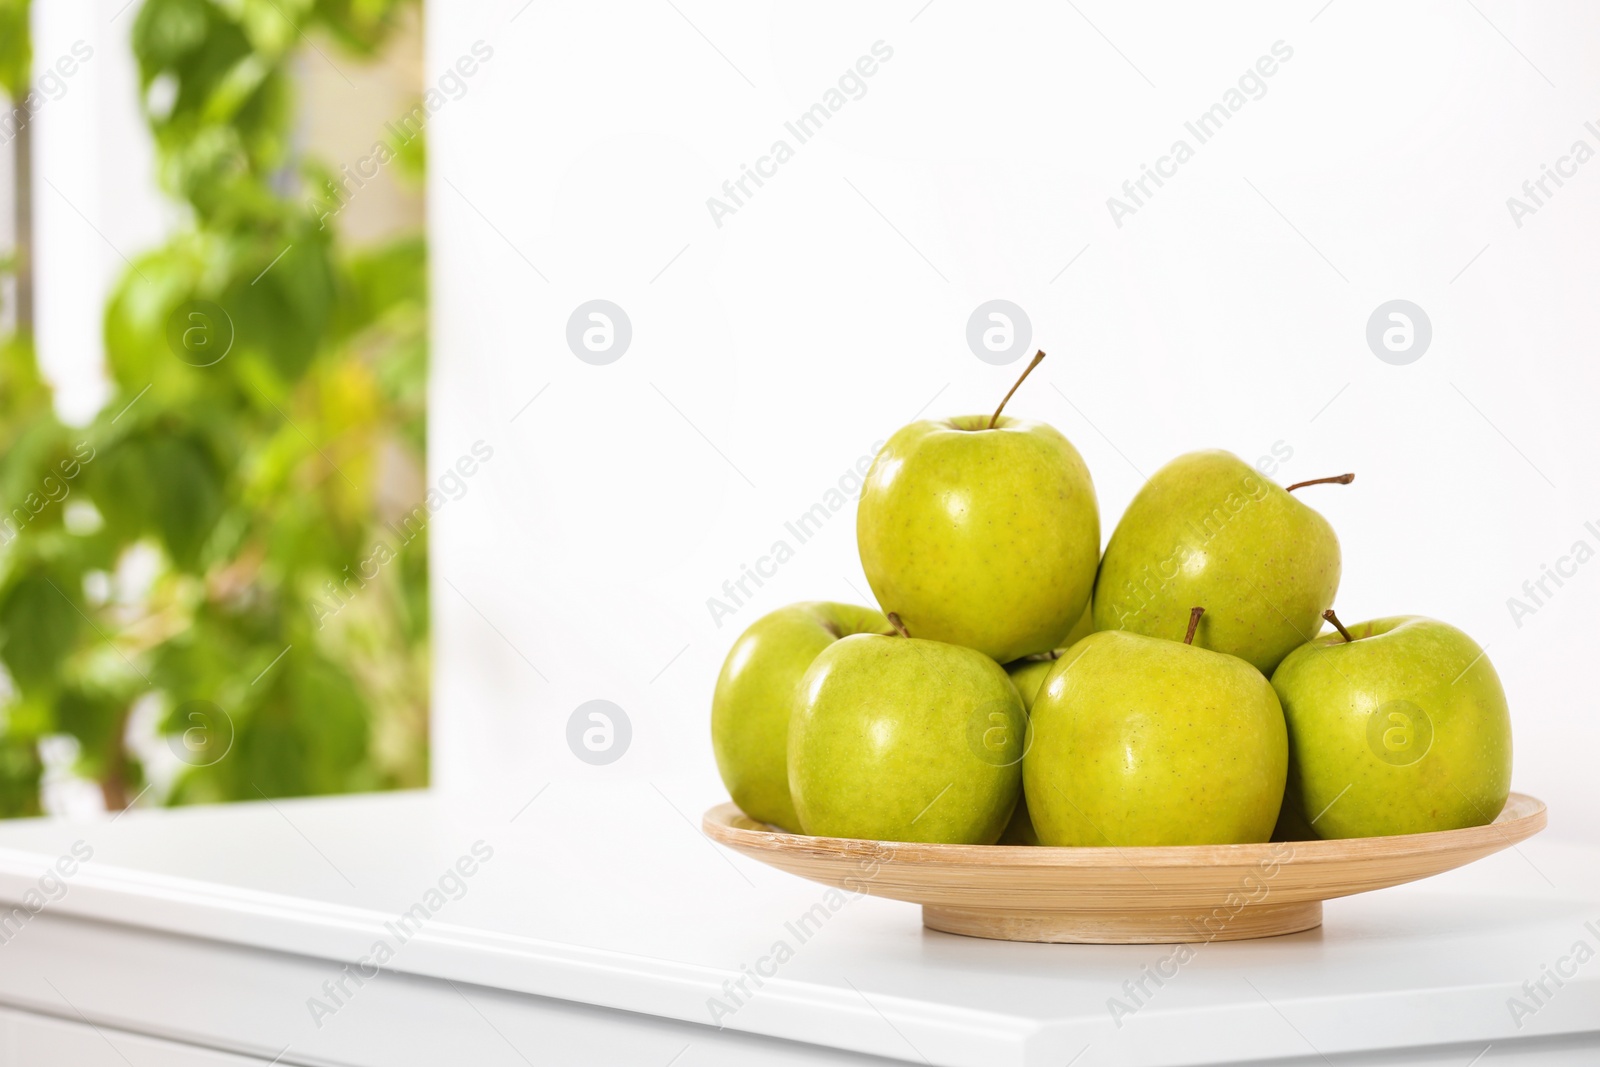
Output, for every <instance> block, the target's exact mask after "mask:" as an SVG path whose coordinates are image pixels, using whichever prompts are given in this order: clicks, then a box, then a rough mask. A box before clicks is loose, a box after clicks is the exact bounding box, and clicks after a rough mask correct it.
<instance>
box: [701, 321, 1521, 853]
mask: <svg viewBox="0 0 1600 1067" xmlns="http://www.w3.org/2000/svg"><path fill="white" fill-rule="evenodd" d="M1043 356H1044V353H1043V352H1040V353H1038V354H1037V355H1036V356H1034V359H1033V362H1032V363H1031V364H1029V367H1028V371H1031V370H1032V369H1033V368H1034V367H1035V366H1037V365H1038V363H1039V360H1040V359H1042V358H1043ZM1027 374H1028V372H1027V371H1024V372H1023V375H1022V377H1023V378H1026V377H1027ZM1021 384H1022V379H1018V382H1017V385H1021ZM1015 391H1016V386H1013V387H1012V392H1015ZM1010 397H1011V393H1007V394H1006V399H1007V400H1009V399H1010ZM1004 407H1005V401H1002V402H1001V404H1000V409H997V410H996V411H995V413H994V414H993V415H992V416H991V415H982V416H961V417H956V418H952V419H946V420H941V421H921V422H915V423H912V424H911V425H909V426H907V427H905V428H904V429H902V430H900V431H899V432H898V433H896V434H895V435H894V436H893V437H892V438H890V439H889V441H888V443H887V444H886V445H885V446H884V448H883V450H882V451H881V452H879V453H878V455H877V458H876V459H875V460H874V462H873V464H872V468H871V470H870V471H869V473H868V474H867V477H866V482H865V485H864V486H863V489H862V493H861V501H860V505H859V510H858V514H857V524H856V531H857V541H858V545H859V548H860V552H861V563H862V568H863V569H864V570H865V572H866V576H867V580H868V582H869V583H870V584H871V586H872V592H873V594H874V596H876V597H877V600H878V603H879V605H880V606H881V607H882V609H883V611H882V612H881V613H880V612H879V611H877V610H874V609H871V608H864V607H855V606H852V605H847V604H833V603H820V602H817V603H802V604H794V605H791V606H789V607H786V608H782V609H780V610H778V611H775V612H773V613H771V614H770V615H767V616H765V617H764V618H762V619H760V620H758V621H757V622H756V623H754V624H753V625H752V626H751V627H750V628H749V629H748V630H746V631H745V632H744V634H743V635H741V636H740V637H739V639H738V641H737V642H735V644H734V646H733V648H732V650H731V651H730V652H729V653H728V658H727V661H726V662H725V663H724V664H723V667H722V673H721V675H720V677H719V678H718V679H717V685H716V691H715V695H714V697H713V701H712V712H711V732H712V741H713V744H714V747H715V749H716V757H717V765H718V767H719V769H720V770H721V772H722V778H723V781H724V782H725V783H726V784H727V787H728V791H729V792H730V793H731V794H732V796H733V799H734V801H735V802H736V803H737V804H738V805H739V807H740V808H741V809H743V811H744V812H745V813H746V814H748V815H749V816H750V817H751V818H753V819H756V820H759V821H761V822H764V823H768V824H770V825H772V826H774V827H777V828H779V829H782V830H787V831H791V832H803V833H806V834H812V835H820V836H827V837H851V838H869V839H876V840H886V841H922V842H946V843H964V844H994V843H996V842H1001V843H1004V844H1040V845H1057V846H1063V845H1086V846H1116V847H1126V846H1140V845H1205V844H1233V843H1242V842H1253V841H1267V840H1269V839H1274V838H1276V839H1279V840H1282V839H1291V840H1305V839H1310V838H1314V837H1318V838H1349V837H1370V836H1382V835H1389V834H1407V833H1418V832H1422V831H1428V830H1448V829H1456V828H1460V827H1464V826H1475V825H1481V824H1483V823H1487V822H1491V821H1493V819H1494V818H1495V816H1496V815H1498V814H1499V812H1500V809H1501V808H1502V807H1503V806H1504V804H1505V801H1506V798H1507V795H1508V791H1509V789H1510V780H1511V726H1510V718H1509V715H1508V713H1507V709H1506V700H1505V693H1504V691H1503V690H1502V689H1501V686H1500V680H1499V678H1498V676H1497V675H1496V674H1495V671H1494V668H1493V667H1492V666H1491V665H1490V663H1489V660H1488V659H1487V658H1486V657H1485V656H1484V654H1483V650H1482V649H1480V648H1479V647H1478V646H1477V644H1475V643H1474V642H1473V640H1472V639H1471V638H1470V637H1468V636H1467V635H1466V634H1464V633H1462V632H1461V631H1460V630H1457V629H1456V628H1454V627H1452V626H1448V625H1446V624H1444V623H1442V622H1435V621H1433V620H1431V619H1425V618H1421V617H1417V616H1397V617H1391V618H1383V619H1375V620H1373V621H1371V622H1366V623H1360V624H1358V625H1354V626H1349V627H1345V626H1343V625H1341V624H1340V623H1339V621H1338V619H1337V617H1336V616H1335V615H1334V613H1333V611H1332V605H1333V600H1334V594H1335V593H1336V591H1337V590H1338V587H1339V572H1340V564H1339V541H1338V538H1337V537H1336V536H1335V535H1334V532H1333V528H1332V527H1331V526H1330V525H1329V524H1328V522H1327V520H1326V519H1324V518H1323V517H1322V516H1321V515H1319V514H1318V513H1317V512H1315V511H1313V510H1312V509H1311V508H1310V507H1308V506H1307V505H1306V504H1305V503H1303V502H1302V500H1301V499H1300V498H1299V497H1297V496H1295V495H1293V493H1294V491H1296V490H1300V489H1302V488H1305V487H1309V486H1312V485H1318V484H1322V483H1345V484H1348V483H1349V482H1350V481H1351V480H1352V478H1353V476H1352V475H1341V476H1339V477H1337V478H1322V479H1316V480H1315V481H1311V482H1302V483H1299V484H1297V485H1291V486H1289V487H1288V488H1287V489H1284V488H1280V487H1279V486H1277V485H1275V484H1273V483H1272V482H1270V481H1268V480H1266V479H1265V478H1264V477H1263V476H1262V475H1261V474H1260V473H1259V472H1258V471H1257V470H1256V469H1255V468H1254V467H1251V466H1250V465H1249V464H1247V463H1245V462H1244V461H1243V460H1241V459H1239V458H1238V457H1236V456H1233V455H1231V454H1229V453H1227V452H1221V451H1208V452H1194V453H1190V454H1188V455H1184V456H1180V457H1178V458H1177V459H1175V460H1173V461H1172V462H1171V463H1168V464H1167V465H1166V466H1165V467H1163V468H1162V469H1161V470H1160V471H1158V472H1157V473H1156V474H1155V475H1154V476H1153V477H1151V478H1150V479H1149V481H1148V482H1146V483H1145V485H1144V487H1143V488H1142V489H1141V490H1140V491H1139V493H1138V494H1137V495H1136V496H1135V497H1134V499H1133V502H1132V503H1131V504H1129V506H1128V510H1127V512H1126V513H1125V514H1124V515H1123V516H1122V520H1121V522H1119V523H1118V524H1117V527H1116V530H1115V531H1114V532H1113V533H1112V535H1111V540H1110V542H1109V544H1108V545H1107V546H1106V550H1105V554H1104V556H1103V557H1102V556H1101V554H1100V518H1099V511H1098V507H1097V504H1096V501H1095V493H1094V485H1093V483H1092V482H1091V480H1090V477H1089V470H1088V468H1087V467H1086V466H1085V465H1084V462H1083V459H1082V458H1081V457H1080V456H1079V455H1078V452H1077V450H1076V449H1075V448H1073V446H1072V444H1071V443H1070V442H1069V441H1068V440H1067V439H1066V438H1065V437H1064V436H1062V435H1061V433H1060V432H1058V431H1057V430H1055V429H1054V428H1052V427H1050V426H1048V425H1046V424H1044V423H1039V422H1028V421H1024V420H1020V419H1015V418H1010V417H1006V416H1004V415H1003V414H1002V411H1003V409H1004ZM1322 491H1326V490H1322ZM1324 621H1327V622H1329V623H1331V624H1332V625H1333V626H1334V628H1335V629H1334V630H1333V631H1331V632H1330V633H1328V634H1327V635H1325V636H1319V634H1320V633H1321V631H1322V629H1323V624H1324Z"/></svg>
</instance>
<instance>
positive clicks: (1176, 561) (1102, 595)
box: [1094, 451, 1342, 674]
mask: <svg viewBox="0 0 1600 1067" xmlns="http://www.w3.org/2000/svg"><path fill="white" fill-rule="evenodd" d="M1319 490H1321V491H1330V492H1340V491H1342V490H1340V489H1339V488H1338V487H1335V486H1326V487H1321V486H1319V487H1316V488H1312V487H1307V488H1306V489H1302V490H1299V492H1302V493H1312V492H1317V491H1319ZM1339 567H1340V564H1339V539H1338V537H1337V536H1335V534H1334V532H1333V527H1332V526H1330V525H1329V524H1328V521H1327V520H1326V519H1324V518H1323V517H1322V516H1321V515H1319V514H1318V513H1317V512H1315V511H1313V510H1312V509H1311V508H1309V507H1307V506H1306V505H1305V504H1304V503H1303V502H1302V501H1300V500H1299V499H1297V498H1296V497H1295V496H1293V495H1292V494H1290V493H1288V492H1286V491H1285V490H1284V489H1283V488H1282V487H1280V486H1278V485H1276V484H1275V483H1273V482H1271V481H1269V480H1268V479H1267V478H1266V477H1264V476H1263V475H1262V474H1261V473H1260V472H1258V471H1257V470H1256V469H1255V468H1254V467H1252V466H1250V465H1249V464H1248V463H1246V462H1245V461H1244V460H1242V459H1240V458H1239V457H1238V456H1235V455H1232V454H1231V453H1228V452H1222V451H1208V452H1191V453H1189V454H1187V455H1183V456H1179V457H1178V458H1177V459H1175V460H1173V461H1172V462H1170V463H1168V464H1167V465H1166V466H1165V467H1162V468H1161V469H1160V470H1159V471H1157V472H1156V473H1155V475H1154V476H1152V477H1151V478H1150V480H1149V481H1147V482H1146V483H1145V485H1144V488H1142V489H1140V490H1139V492H1138V494H1137V495H1136V496H1135V497H1134V498H1133V502H1132V503H1130V504H1129V505H1128V510H1127V511H1126V512H1124V513H1123V516H1122V519H1121V521H1120V522H1118V523H1117V528H1116V530H1115V531H1113V532H1112V534H1111V541H1110V542H1109V543H1108V544H1107V545H1106V553H1105V558H1104V560H1102V561H1101V564H1100V573H1099V576H1098V578H1097V580H1096V582H1095V591H1094V626H1095V629H1096V630H1131V631H1133V632H1134V633H1139V634H1144V635H1146V636H1148V637H1164V638H1167V639H1168V640H1174V641H1176V640H1180V639H1182V637H1183V635H1184V632H1185V630H1186V629H1187V627H1188V622H1189V611H1190V609H1191V608H1194V607H1203V608H1205V609H1206V613H1205V617H1204V618H1203V619H1201V620H1200V631H1199V633H1198V635H1197V636H1196V638H1195V644H1197V645H1201V646H1203V647H1205V648H1208V649H1211V650H1212V651H1215V652H1225V653H1227V654H1229V655H1232V656H1238V657H1240V658H1241V659H1245V660H1248V661H1249V662H1251V663H1253V664H1254V665H1255V666H1256V668H1257V669H1258V670H1260V671H1261V672H1262V673H1263V674H1271V673H1272V671H1273V668H1275V667H1276V666H1277V665H1278V664H1279V662H1281V661H1282V660H1283V657H1285V656H1287V655H1288V654H1289V653H1290V652H1291V651H1292V650H1294V649H1295V648H1297V647H1298V646H1300V645H1301V644H1303V643H1305V642H1306V641H1309V640H1311V639H1312V638H1313V637H1315V636H1316V635H1317V634H1318V633H1320V632H1321V630H1322V613H1323V612H1324V611H1326V610H1327V609H1328V608H1329V606H1331V605H1332V604H1333V599H1334V594H1335V593H1337V592H1338V589H1339Z"/></svg>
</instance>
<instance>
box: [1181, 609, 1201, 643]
mask: <svg viewBox="0 0 1600 1067" xmlns="http://www.w3.org/2000/svg"><path fill="white" fill-rule="evenodd" d="M1205 613H1206V609H1205V608H1190V609H1189V632H1188V633H1186V634H1184V635H1183V643H1184V644H1186V645H1192V644H1194V632H1195V631H1196V630H1198V629H1200V616H1202V615H1204V614H1205Z"/></svg>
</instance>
